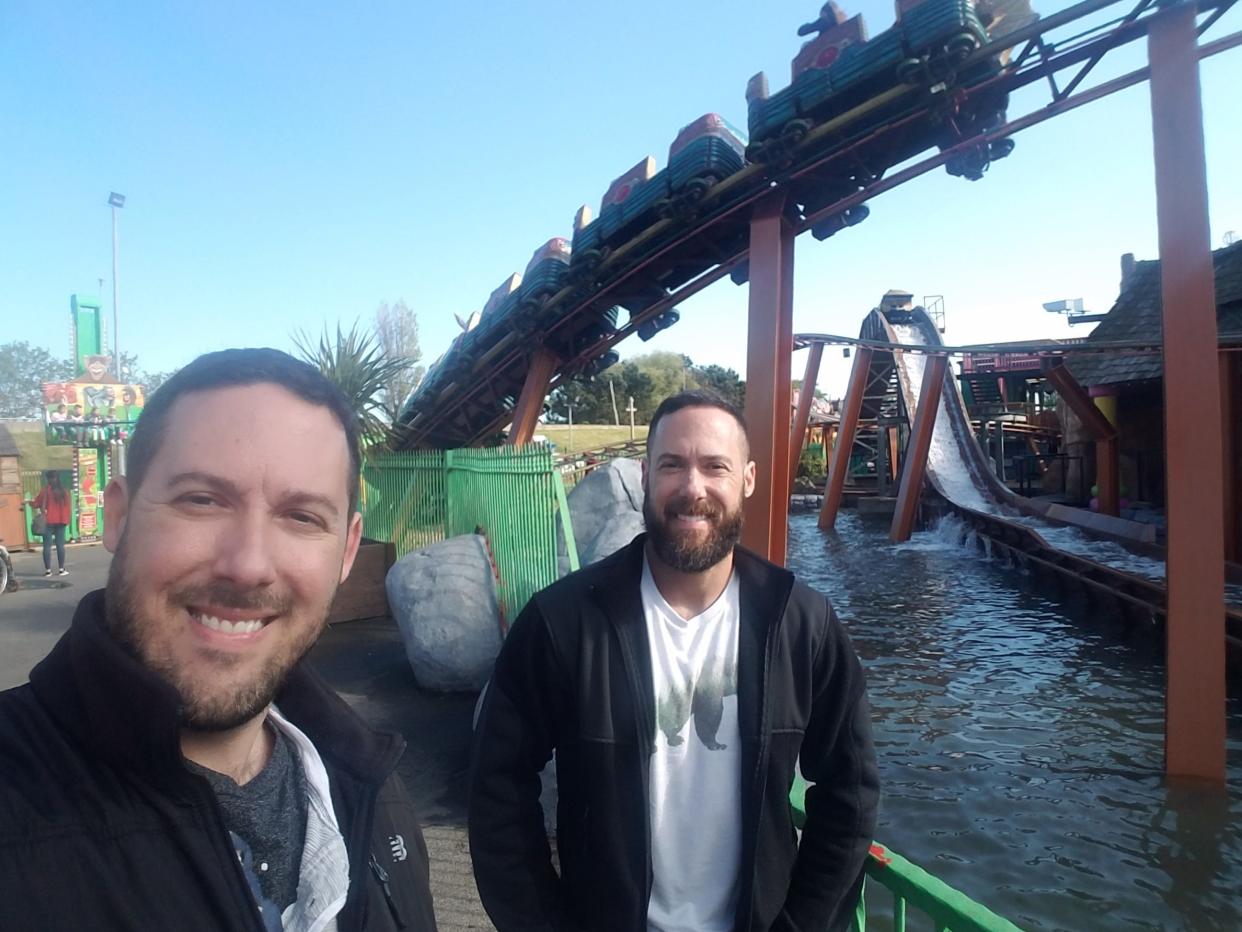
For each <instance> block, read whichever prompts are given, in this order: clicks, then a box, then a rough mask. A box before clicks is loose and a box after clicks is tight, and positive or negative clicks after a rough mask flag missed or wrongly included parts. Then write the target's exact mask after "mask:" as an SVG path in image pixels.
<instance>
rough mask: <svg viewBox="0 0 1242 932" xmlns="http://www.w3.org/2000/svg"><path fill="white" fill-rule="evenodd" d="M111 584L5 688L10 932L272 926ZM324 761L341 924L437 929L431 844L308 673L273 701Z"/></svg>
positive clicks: (377, 745)
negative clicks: (192, 766)
mask: <svg viewBox="0 0 1242 932" xmlns="http://www.w3.org/2000/svg"><path fill="white" fill-rule="evenodd" d="M103 596H104V594H103V592H102V591H97V592H92V593H90V594H89V595H87V596H86V598H84V599H83V600H82V602H81V603H79V605H78V609H77V611H76V613H75V614H74V618H73V624H72V626H71V627H70V629H69V631H67V632H66V633H65V635H64V636H63V637H62V638H61V639H60V641H59V642H58V643H57V644H56V646H55V647H54V648H53V649H52V652H51V653H50V654H48V656H47V657H46V658H44V659H43V660H42V661H41V662H40V663H39V664H38V665H37V666H36V667H35V668H34V670H32V671H31V674H30V682H29V683H27V684H25V685H24V686H19V687H17V688H16V689H10V690H7V691H6V692H3V693H0V929H6V930H7V929H14V930H17V929H21V930H26V929H30V930H35V929H37V930H40V932H60V930H75V932H76V930H81V929H90V930H92V932H100V930H118V932H119V930H126V932H130V930H132V932H154V930H172V929H176V930H178V932H197V930H203V932H207V930H211V932H222V930H227V932H234V930H236V932H262V929H263V925H262V922H261V921H260V919H259V914H258V909H257V907H256V905H255V901H254V898H253V896H252V895H251V893H250V891H249V889H248V887H247V885H246V880H245V876H244V875H243V874H242V872H241V868H240V865H239V864H238V862H237V857H236V855H235V854H234V851H233V846H232V844H231V843H230V841H229V836H228V832H227V830H226V829H225V827H224V821H223V819H222V817H221V814H220V808H219V806H218V804H217V803H216V798H215V794H214V793H213V792H212V790H211V786H210V784H208V782H207V781H206V780H205V779H204V778H203V777H201V776H198V775H196V774H193V773H191V772H190V771H189V770H188V769H187V768H186V767H185V765H184V762H183V758H182V756H181V744H180V737H179V709H178V697H177V694H176V692H175V691H174V690H173V688H172V687H171V686H169V685H168V684H167V683H165V682H164V681H163V680H161V679H160V678H158V677H157V676H155V675H154V674H152V673H151V672H150V671H148V670H147V669H146V668H145V667H143V666H142V665H141V664H139V663H138V662H137V661H136V660H134V659H133V658H132V657H130V656H129V655H128V654H127V653H125V652H124V651H123V650H122V649H121V648H120V647H118V646H117V644H116V643H115V642H114V641H113V640H112V639H111V638H110V637H109V636H108V635H107V633H106V632H105V631H104V630H103V627H102V618H103V605H104V602H103ZM276 703H277V705H278V706H279V707H280V710H281V712H282V714H284V715H285V717H286V718H288V719H289V720H290V721H291V722H293V723H294V724H295V725H297V727H298V728H300V729H302V731H303V732H305V733H306V735H307V737H309V738H310V740H311V741H312V742H313V743H314V745H315V748H316V750H317V751H318V752H319V754H320V756H321V757H322V758H323V762H324V766H325V767H326V768H327V771H328V781H329V785H330V787H331V791H332V805H333V808H334V809H335V811H336V817H337V822H338V823H339V825H340V828H341V834H342V835H343V836H344V838H345V845H346V848H347V849H348V851H349V875H350V876H349V895H348V898H347V900H346V902H345V906H344V908H343V909H342V910H341V912H340V913H338V914H337V928H338V929H340V930H341V932H350V930H377V932H379V930H384V932H386V930H393V929H408V930H433V929H434V928H435V918H434V915H433V913H432V906H431V893H430V889H429V885H428V864H427V849H426V845H425V843H424V841H423V836H422V830H421V829H420V827H419V823H418V818H417V816H416V814H415V812H414V809H413V806H412V805H411V803H410V800H409V797H408V796H407V794H406V791H405V788H404V786H403V785H402V784H401V780H400V778H399V777H398V776H397V774H396V773H395V772H394V768H395V767H396V764H397V759H398V758H399V757H400V756H401V753H402V751H403V750H404V747H405V742H404V741H403V740H402V739H401V738H400V737H399V736H397V735H391V734H384V733H380V732H374V731H372V730H370V729H369V728H367V727H366V726H365V725H364V724H363V723H362V721H361V720H360V719H359V718H358V717H357V716H356V715H355V714H354V712H353V711H352V710H351V709H350V708H349V706H347V705H346V704H345V702H344V701H343V700H342V699H341V698H340V697H339V696H337V695H336V693H334V692H333V691H332V690H331V689H329V688H328V687H327V686H326V685H325V684H324V683H323V682H322V681H321V680H320V679H319V678H318V677H317V676H316V675H315V674H314V673H312V672H311V671H310V670H309V668H307V667H305V666H304V665H299V666H298V667H297V668H295V670H294V671H293V673H292V674H291V675H290V677H289V680H288V682H287V683H286V685H285V687H284V689H283V690H282V692H281V694H280V695H279V696H278V697H277V699H276Z"/></svg>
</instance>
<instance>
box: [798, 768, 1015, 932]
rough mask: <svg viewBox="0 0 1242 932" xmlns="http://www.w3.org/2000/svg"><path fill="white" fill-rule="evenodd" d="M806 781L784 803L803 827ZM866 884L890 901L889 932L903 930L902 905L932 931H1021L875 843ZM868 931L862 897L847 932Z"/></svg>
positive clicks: (963, 894) (868, 863) (869, 858)
mask: <svg viewBox="0 0 1242 932" xmlns="http://www.w3.org/2000/svg"><path fill="white" fill-rule="evenodd" d="M807 786H808V784H807V782H806V781H805V780H803V779H802V778H801V777H798V778H797V779H796V780H795V781H794V785H793V790H792V791H791V792H790V794H789V802H790V804H791V805H792V806H793V810H794V824H795V825H797V826H798V828H802V825H803V823H804V822H805V821H806V791H807ZM867 882H868V883H875V884H879V885H881V886H883V887H884V888H885V889H886V890H887V891H888V892H889V893H890V894H891V895H892V899H893V913H892V928H893V932H905V930H906V910H907V907H909V908H912V909H915V910H918V911H919V912H921V913H923V914H924V915H925V916H927V917H928V919H930V920H931V922H932V927H933V928H934V929H935V930H936V932H1022V930H1021V929H1020V928H1019V927H1018V926H1016V925H1014V924H1013V923H1012V922H1010V921H1009V920H1008V919H1006V918H1004V917H1003V916H998V915H997V914H996V913H994V912H992V911H991V910H990V909H988V908H987V907H986V906H984V905H982V904H981V903H976V902H975V901H974V900H972V899H971V898H970V897H968V896H967V895H966V894H965V893H962V892H961V891H960V890H955V889H953V888H952V887H950V886H949V885H948V884H947V883H945V882H944V881H943V880H940V879H938V878H936V877H933V876H932V875H931V874H929V873H928V872H927V871H925V870H923V868H921V867H919V866H918V865H917V864H913V863H911V862H910V861H907V860H906V859H905V858H903V857H902V856H901V855H900V854H897V853H896V852H894V851H891V850H889V849H888V848H886V847H884V846H883V845H881V844H879V843H878V842H877V843H874V844H872V845H871V852H870V854H869V855H868V856H867ZM866 928H867V907H866V895H865V893H864V897H863V900H862V901H860V902H859V904H858V909H857V910H856V911H855V914H854V922H853V924H852V925H851V926H850V930H851V932H864V930H865V929H866Z"/></svg>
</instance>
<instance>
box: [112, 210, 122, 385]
mask: <svg viewBox="0 0 1242 932" xmlns="http://www.w3.org/2000/svg"><path fill="white" fill-rule="evenodd" d="M108 205H109V206H110V207H111V208H112V369H113V372H114V373H115V374H116V380H117V381H118V382H121V381H124V380H123V379H122V378H121V347H120V338H119V316H120V311H119V310H118V308H119V306H120V303H121V283H120V281H119V280H118V277H117V268H118V263H117V250H118V244H117V231H116V211H117V208H118V207H124V206H125V195H123V194H117V193H116V192H115V191H114V192H112V193H111V194H109V195H108Z"/></svg>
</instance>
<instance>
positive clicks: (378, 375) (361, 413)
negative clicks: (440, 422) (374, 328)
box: [293, 321, 411, 451]
mask: <svg viewBox="0 0 1242 932" xmlns="http://www.w3.org/2000/svg"><path fill="white" fill-rule="evenodd" d="M293 342H294V344H295V345H296V346H297V348H298V351H299V352H300V353H301V354H302V358H303V359H305V360H306V361H307V362H309V363H310V364H311V365H312V366H315V367H316V368H317V369H318V370H319V371H320V372H322V373H323V374H324V375H325V376H326V377H327V378H328V380H329V381H330V382H332V384H334V385H335V386H336V387H337V388H339V389H340V390H341V392H342V394H344V395H345V398H346V399H347V400H348V401H349V404H350V406H351V407H352V408H353V410H354V414H355V415H357V417H358V424H359V427H360V428H361V431H362V445H363V449H364V451H367V450H371V449H374V448H376V447H382V446H386V445H387V443H388V437H389V430H390V423H389V419H388V412H387V409H386V408H385V407H384V401H385V399H384V397H383V396H384V387H385V385H387V384H388V383H389V382H390V381H391V379H392V377H393V375H394V374H396V373H398V372H400V371H402V370H403V369H406V368H408V367H409V366H410V362H411V361H410V360H408V359H405V358H403V357H400V358H392V357H388V356H385V355H384V351H383V348H382V347H381V346H380V345H379V343H378V341H376V340H375V338H374V337H373V336H372V335H371V334H369V333H367V332H365V331H359V328H358V322H357V321H355V322H354V325H353V326H352V327H350V328H349V332H348V333H346V332H345V331H343V330H342V329H341V325H340V324H337V325H336V338H335V340H334V339H333V338H332V335H331V334H330V333H329V332H328V328H327V327H326V326H325V327H324V329H323V333H322V334H321V335H320V337H319V343H318V346H316V345H315V344H314V343H313V342H312V339H311V337H310V336H309V335H307V334H306V333H304V332H302V331H298V332H297V333H296V334H294V337H293Z"/></svg>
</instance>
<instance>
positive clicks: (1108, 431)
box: [1044, 359, 1121, 517]
mask: <svg viewBox="0 0 1242 932" xmlns="http://www.w3.org/2000/svg"><path fill="white" fill-rule="evenodd" d="M1044 375H1045V377H1046V378H1047V379H1048V381H1049V382H1050V383H1051V384H1052V387H1053V388H1055V389H1056V391H1057V394H1058V395H1060V396H1061V397H1062V398H1063V399H1065V403H1066V404H1067V405H1069V407H1070V410H1072V411H1073V412H1074V413H1075V414H1076V415H1078V419H1079V420H1080V421H1082V424H1083V427H1085V428H1086V429H1087V431H1088V432H1089V433H1090V434H1091V436H1092V437H1094V438H1095V484H1096V487H1097V488H1096V498H1097V499H1098V500H1099V509H1100V513H1101V514H1106V515H1113V516H1114V517H1116V516H1117V515H1119V514H1120V513H1121V495H1120V490H1121V472H1120V470H1121V467H1120V460H1119V458H1118V455H1117V428H1116V427H1114V426H1113V424H1112V422H1111V421H1109V419H1108V418H1107V417H1106V416H1105V414H1104V412H1103V411H1101V410H1100V409H1099V408H1098V407H1097V406H1096V404H1095V402H1094V401H1092V400H1091V397H1090V396H1089V395H1088V394H1087V392H1086V390H1085V389H1083V387H1082V386H1081V385H1079V384H1078V381H1077V380H1076V379H1075V378H1074V376H1073V375H1072V374H1071V373H1070V371H1069V370H1068V369H1066V368H1065V364H1064V363H1063V362H1062V361H1061V360H1060V359H1055V360H1048V361H1046V362H1045V364H1044Z"/></svg>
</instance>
